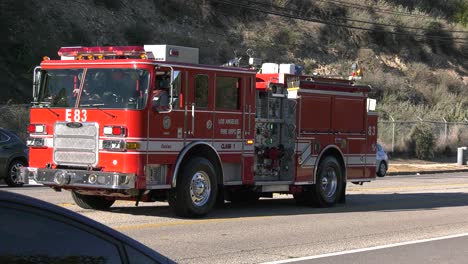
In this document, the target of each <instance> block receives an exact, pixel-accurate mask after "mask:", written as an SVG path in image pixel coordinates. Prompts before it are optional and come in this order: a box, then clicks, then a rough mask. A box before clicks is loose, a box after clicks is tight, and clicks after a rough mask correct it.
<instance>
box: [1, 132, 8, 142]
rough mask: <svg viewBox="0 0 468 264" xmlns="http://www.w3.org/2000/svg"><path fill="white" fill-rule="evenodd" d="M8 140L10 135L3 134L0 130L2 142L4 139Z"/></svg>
mask: <svg viewBox="0 0 468 264" xmlns="http://www.w3.org/2000/svg"><path fill="white" fill-rule="evenodd" d="M7 140H8V137H7V135H5V134H3V133H2V132H1V131H0V143H2V142H4V141H7Z"/></svg>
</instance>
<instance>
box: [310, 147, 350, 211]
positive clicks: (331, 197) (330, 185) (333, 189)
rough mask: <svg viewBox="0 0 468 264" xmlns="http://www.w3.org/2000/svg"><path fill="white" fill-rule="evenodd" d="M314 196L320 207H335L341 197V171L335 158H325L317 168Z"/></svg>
mask: <svg viewBox="0 0 468 264" xmlns="http://www.w3.org/2000/svg"><path fill="white" fill-rule="evenodd" d="M316 179H317V181H316V183H315V190H314V196H315V200H316V202H317V204H318V205H319V206H321V207H329V206H333V205H335V204H336V203H337V202H338V201H339V200H340V198H341V197H340V196H341V195H342V189H343V186H344V184H343V171H342V169H341V166H340V164H339V163H338V161H337V160H336V158H335V157H332V156H330V157H327V158H325V159H324V160H323V161H322V162H321V163H320V166H319V169H318V174H317V178H316Z"/></svg>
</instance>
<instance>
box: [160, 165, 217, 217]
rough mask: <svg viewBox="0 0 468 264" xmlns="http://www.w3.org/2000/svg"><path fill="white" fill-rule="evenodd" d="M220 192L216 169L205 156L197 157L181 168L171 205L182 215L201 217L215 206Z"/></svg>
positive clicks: (171, 193)
mask: <svg viewBox="0 0 468 264" xmlns="http://www.w3.org/2000/svg"><path fill="white" fill-rule="evenodd" d="M217 194H218V184H217V178H216V174H215V170H214V168H213V165H212V164H211V162H210V161H209V160H207V159H205V158H201V157H195V158H192V159H191V160H189V161H188V162H187V163H185V164H184V166H183V167H182V168H181V172H180V174H179V177H178V179H177V187H176V189H175V190H171V192H170V197H169V206H170V207H171V208H172V210H173V211H174V213H175V214H176V215H178V216H181V217H201V216H204V215H206V214H207V213H208V212H209V211H210V210H211V209H212V208H213V206H214V204H215V202H216V199H217Z"/></svg>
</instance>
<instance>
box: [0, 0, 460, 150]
mask: <svg viewBox="0 0 468 264" xmlns="http://www.w3.org/2000/svg"><path fill="white" fill-rule="evenodd" d="M226 2H232V3H234V4H229V3H226ZM256 2H257V3H259V2H260V4H261V5H260V4H259V5H256V4H255V3H256ZM236 4H238V5H237V6H236ZM240 4H244V6H243V7H240V6H239V5H240ZM256 6H257V7H258V6H261V8H260V9H259V8H257V9H255V7H256ZM249 7H254V8H249ZM0 10H1V11H0V12H1V13H0V25H2V26H1V27H0V34H1V35H2V36H5V37H4V38H1V40H0V42H1V43H0V44H1V45H0V53H1V54H2V57H3V58H2V60H0V69H1V71H0V89H2V93H1V95H0V104H5V103H6V102H7V101H9V102H10V103H28V102H29V101H30V100H31V96H30V95H31V74H32V69H33V68H34V67H35V66H36V65H38V64H39V63H40V60H41V58H42V56H44V55H48V56H50V57H52V58H57V55H56V52H57V50H58V49H59V47H61V46H78V45H83V46H95V45H109V44H110V45H140V44H144V43H155V44H166V43H167V44H174V45H185V46H192V47H198V48H200V59H201V62H202V63H208V64H223V63H225V62H226V61H228V60H229V59H231V58H232V57H234V51H237V54H238V55H242V56H243V61H244V62H245V61H247V56H246V55H245V54H246V50H247V49H249V48H251V49H253V50H254V51H255V56H257V57H261V58H262V59H263V60H264V61H265V62H278V63H297V64H300V65H302V66H304V72H305V73H318V74H321V75H326V76H340V77H344V78H347V77H348V76H349V74H350V71H351V64H352V63H354V62H357V63H359V65H360V66H361V68H362V69H363V72H364V78H363V80H361V81H360V83H365V84H370V85H372V87H373V90H372V97H373V98H376V99H377V100H378V111H379V112H380V119H381V120H387V121H388V120H391V118H393V119H394V120H400V121H408V120H420V119H423V120H434V121H442V120H446V121H448V122H464V121H465V120H466V118H468V65H467V64H466V62H465V61H466V59H467V57H468V27H467V26H468V2H467V1H466V0H453V1H447V0H431V1H427V0H364V1H360V2H355V1H349V0H321V1H311V0H264V1H261V0H256V1H244V0H239V1H224V3H223V1H210V0H200V1H183V0H169V1H167V0H145V1H140V2H138V3H135V2H134V1H130V0H113V1H109V0H84V1H73V2H70V1H66V2H63V1H60V0H51V1H48V2H47V5H45V4H43V3H42V2H40V1H37V0H22V1H16V0H4V1H2V2H1V3H0ZM265 10H267V11H268V10H273V11H275V12H280V13H281V14H288V15H283V16H277V15H271V14H267V13H265V12H263V11H265ZM292 17H296V18H299V19H293V18H292ZM312 18H313V19H315V20H320V21H325V22H326V23H315V22H310V21H308V20H310V19H312ZM336 24H340V25H342V26H339V27H338V26H336ZM388 25H391V26H388ZM358 28H361V29H358ZM362 28H366V29H367V30H363V29H362ZM7 109H8V108H7ZM21 113H23V112H22V111H20V112H15V114H21ZM0 115H1V117H0V120H1V121H2V126H6V127H10V128H12V129H13V130H17V131H20V133H23V131H25V129H26V128H20V127H18V126H20V125H19V123H18V124H17V123H16V121H11V120H10V119H11V118H18V117H11V113H8V111H6V112H5V111H2V112H0ZM24 119H27V117H20V120H24ZM25 123H27V122H25ZM386 130H387V126H380V132H381V134H380V140H381V141H384V147H385V148H386V149H387V150H389V145H388V142H390V141H389V137H388V135H389V134H388V131H386ZM431 131H432V139H431V138H430V137H429V134H431ZM397 134H398V135H399V137H398V140H397V141H398V142H396V143H397V144H396V152H398V153H410V154H411V155H419V154H417V153H424V154H421V155H422V156H421V157H423V158H428V159H430V158H431V157H433V156H434V155H440V154H451V153H452V154H453V153H454V152H455V151H456V147H458V146H460V145H468V135H467V134H468V132H467V129H466V126H461V127H459V128H457V127H456V126H451V129H450V131H449V133H448V134H449V135H448V136H446V135H445V134H444V137H443V138H440V135H439V133H435V132H434V128H433V127H431V125H428V126H427V128H424V129H423V128H421V127H419V126H417V125H416V124H415V125H414V126H411V127H408V126H401V128H400V127H398V131H397ZM418 138H423V139H424V140H423V141H424V142H426V143H427V144H426V145H424V146H425V148H430V151H429V152H424V151H423V152H420V151H418V150H417V149H419V147H417V146H418V144H422V143H418V144H416V143H415V142H419V141H418ZM429 141H431V142H432V143H431V144H429V143H430V142H429ZM411 142H412V143H411ZM415 144H416V145H415Z"/></svg>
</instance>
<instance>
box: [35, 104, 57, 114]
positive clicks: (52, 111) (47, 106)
mask: <svg viewBox="0 0 468 264" xmlns="http://www.w3.org/2000/svg"><path fill="white" fill-rule="evenodd" d="M51 103H52V102H32V104H33V105H35V106H40V107H41V108H42V105H44V106H45V108H46V109H47V110H49V111H50V112H51V113H52V114H54V115H55V116H56V117H59V116H60V114H59V113H57V112H55V111H54V110H52V109H50V104H51Z"/></svg>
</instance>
